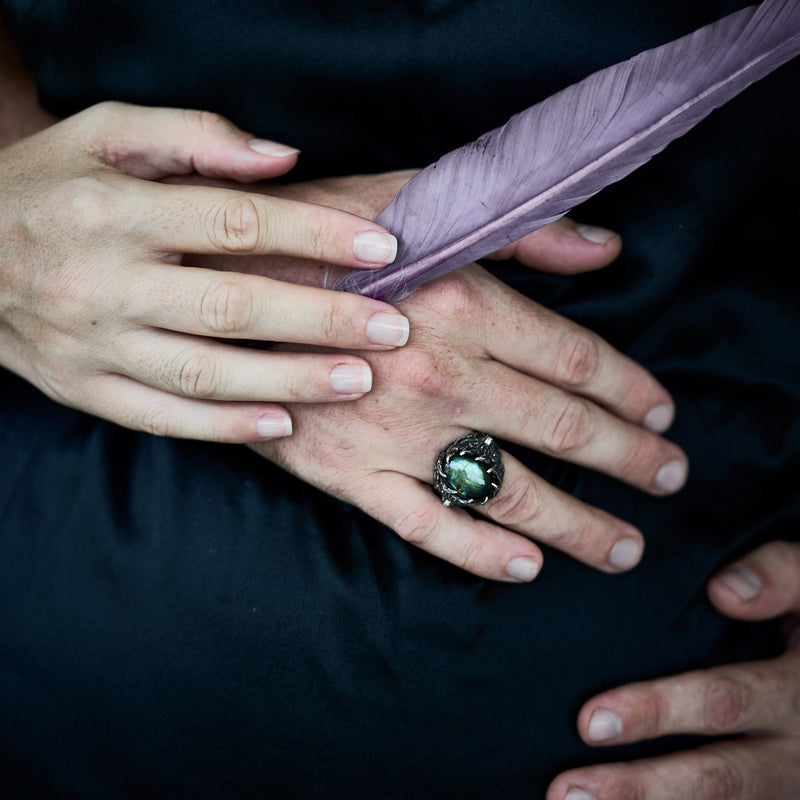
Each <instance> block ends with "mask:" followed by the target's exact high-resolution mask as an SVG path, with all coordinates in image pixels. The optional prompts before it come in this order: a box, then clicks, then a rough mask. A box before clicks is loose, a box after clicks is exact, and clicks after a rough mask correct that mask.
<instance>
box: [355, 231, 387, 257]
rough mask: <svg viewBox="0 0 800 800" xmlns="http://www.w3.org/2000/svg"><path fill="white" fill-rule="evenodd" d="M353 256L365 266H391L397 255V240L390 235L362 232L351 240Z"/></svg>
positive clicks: (378, 232) (379, 232) (377, 232)
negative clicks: (365, 264)
mask: <svg viewBox="0 0 800 800" xmlns="http://www.w3.org/2000/svg"><path fill="white" fill-rule="evenodd" d="M353 254H354V255H355V257H356V258H358V259H360V260H361V261H364V262H365V263H367V264H391V263H392V261H394V259H395V256H396V255H397V239H395V237H394V236H392V234H391V233H383V232H381V231H362V232H361V233H357V234H356V236H355V238H354V239H353Z"/></svg>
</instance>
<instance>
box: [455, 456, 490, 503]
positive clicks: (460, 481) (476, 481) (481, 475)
mask: <svg viewBox="0 0 800 800" xmlns="http://www.w3.org/2000/svg"><path fill="white" fill-rule="evenodd" d="M447 482H448V483H449V484H450V486H452V487H453V489H455V490H456V491H457V492H458V494H459V496H460V497H463V498H464V499H468V500H483V499H484V498H486V495H487V493H488V487H489V475H488V474H487V472H486V470H485V469H484V468H483V466H482V465H481V464H479V463H478V462H477V461H471V460H470V459H468V458H463V457H459V458H454V459H452V460H451V461H450V463H449V464H448V466H447Z"/></svg>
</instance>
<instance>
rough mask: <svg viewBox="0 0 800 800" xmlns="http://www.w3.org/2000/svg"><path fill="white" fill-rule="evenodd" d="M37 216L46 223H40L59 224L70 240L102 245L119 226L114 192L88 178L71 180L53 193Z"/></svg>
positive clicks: (103, 184) (99, 182)
mask: <svg viewBox="0 0 800 800" xmlns="http://www.w3.org/2000/svg"><path fill="white" fill-rule="evenodd" d="M39 213H41V214H42V215H44V216H45V217H47V219H39V220H38V222H39V223H40V225H41V223H49V224H52V221H53V220H54V219H56V220H62V221H63V222H64V223H65V224H66V226H67V227H68V229H69V230H71V231H72V232H73V236H77V237H80V238H86V239H89V240H91V242H92V243H93V244H96V243H98V242H102V241H103V240H104V238H105V237H106V236H107V234H108V233H109V232H110V231H112V230H114V229H116V228H117V227H119V225H120V224H121V221H122V220H121V218H120V213H119V210H118V205H117V197H116V192H115V191H114V190H113V189H112V188H111V187H110V186H109V185H108V184H106V183H104V182H102V181H99V180H97V179H96V178H94V177H90V176H81V177H78V178H73V179H72V180H70V181H68V182H66V183H65V184H64V185H62V187H61V188H60V189H59V190H57V191H56V192H54V194H53V196H52V198H51V202H50V203H46V204H44V205H43V206H42V207H41V208H40V209H39Z"/></svg>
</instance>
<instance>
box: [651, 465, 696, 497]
mask: <svg viewBox="0 0 800 800" xmlns="http://www.w3.org/2000/svg"><path fill="white" fill-rule="evenodd" d="M687 472H688V469H687V467H686V464H685V463H684V462H683V461H681V460H680V459H677V458H676V459H675V460H674V461H670V462H669V463H668V464H664V466H663V467H661V469H660V470H659V471H658V475H656V486H657V487H658V488H659V489H661V491H662V492H677V491H678V489H680V488H681V486H683V484H684V483H686V475H687Z"/></svg>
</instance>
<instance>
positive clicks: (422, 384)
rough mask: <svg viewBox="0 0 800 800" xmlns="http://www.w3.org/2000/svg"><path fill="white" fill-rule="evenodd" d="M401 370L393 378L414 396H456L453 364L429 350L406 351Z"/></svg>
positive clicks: (403, 355)
mask: <svg viewBox="0 0 800 800" xmlns="http://www.w3.org/2000/svg"><path fill="white" fill-rule="evenodd" d="M400 361H401V362H402V364H401V369H400V370H399V371H398V372H397V374H396V375H394V376H393V377H394V378H396V380H397V381H398V382H400V383H401V384H402V385H404V386H406V387H408V388H409V389H411V390H412V391H413V392H414V393H415V394H416V395H422V396H423V397H428V398H431V397H433V398H439V397H453V396H454V395H455V394H457V381H456V377H455V375H454V372H455V369H454V363H450V364H448V363H447V362H446V361H445V360H444V359H443V358H441V357H440V356H438V355H435V354H434V352H433V351H430V350H406V351H403V353H402V358H401V359H400Z"/></svg>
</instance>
